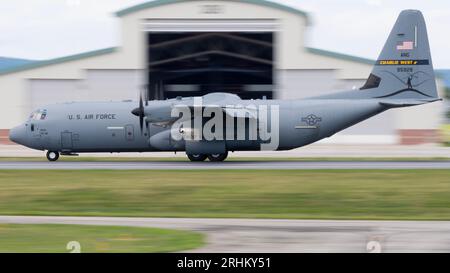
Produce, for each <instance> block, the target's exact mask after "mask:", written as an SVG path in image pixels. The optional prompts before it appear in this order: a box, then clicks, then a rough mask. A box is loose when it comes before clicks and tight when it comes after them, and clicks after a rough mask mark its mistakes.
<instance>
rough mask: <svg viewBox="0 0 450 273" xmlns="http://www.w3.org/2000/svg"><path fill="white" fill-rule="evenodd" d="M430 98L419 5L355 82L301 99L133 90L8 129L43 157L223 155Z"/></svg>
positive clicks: (432, 86) (41, 114)
mask: <svg viewBox="0 0 450 273" xmlns="http://www.w3.org/2000/svg"><path fill="white" fill-rule="evenodd" d="M437 100H440V99H439V97H438V94H437V90H436V83H435V76H434V71H433V66H432V62H431V56H430V49H429V44H428V38H427V31H426V26H425V21H424V18H423V16H422V14H421V12H420V11H416V10H405V11H402V12H401V13H400V16H399V18H398V19H397V21H396V23H395V25H394V28H393V30H392V31H391V33H390V35H389V37H388V40H387V42H386V44H385V46H384V48H383V50H382V52H381V54H380V56H379V58H378V60H377V61H376V62H375V64H374V68H373V70H372V73H371V74H370V75H369V77H368V79H367V81H366V83H365V84H364V85H363V86H362V87H361V88H360V89H357V90H350V91H346V92H339V93H335V94H331V95H326V96H320V97H313V98H309V99H302V100H266V99H257V100H241V99H240V98H239V97H238V96H237V95H233V94H227V93H210V94H208V95H205V96H203V97H187V98H181V97H179V98H176V99H169V100H159V101H148V100H145V102H144V101H143V99H142V95H141V99H140V100H139V104H138V105H139V106H138V107H137V108H135V107H136V106H135V102H130V101H128V102H99V103H97V102H91V103H75V102H74V103H62V104H56V105H50V106H47V107H43V108H42V109H39V110H36V111H35V112H33V113H32V114H31V116H30V118H29V119H28V120H27V121H26V122H25V123H23V124H22V125H20V126H18V127H15V128H13V129H12V130H11V131H10V139H11V140H12V141H13V142H16V143H18V144H22V145H24V146H27V147H30V148H33V149H37V150H43V151H44V150H46V151H47V158H48V160H50V161H56V160H57V159H58V158H59V155H60V154H62V155H76V154H78V153H88V152H151V151H173V152H177V151H185V152H186V154H187V156H188V157H189V159H190V160H192V161H204V160H205V159H206V158H208V159H209V160H210V161H223V160H225V159H226V157H227V155H228V152H229V151H242V150H247V151H249V150H288V149H293V148H297V147H301V146H304V145H307V144H310V143H313V142H316V141H318V140H320V139H323V138H327V137H330V136H332V135H333V134H335V133H336V132H339V131H341V130H343V129H345V128H348V127H350V126H352V125H354V124H356V123H359V122H361V121H363V120H365V119H368V118H370V117H372V116H374V115H377V114H379V113H381V112H384V111H386V110H388V109H391V108H398V107H406V106H414V105H420V104H425V103H430V102H434V101H437ZM135 128H136V129H137V128H140V132H135ZM136 131H137V130H136Z"/></svg>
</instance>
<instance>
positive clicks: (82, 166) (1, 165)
mask: <svg viewBox="0 0 450 273" xmlns="http://www.w3.org/2000/svg"><path fill="white" fill-rule="evenodd" d="M0 169H20V170H36V169H51V170H57V169H60V170H96V169H97V170H98V169H114V170H184V169H194V170H198V169H450V161H423V162H417V161H416V162H406V161H391V162H385V161H370V162H356V161H314V162H311V161H310V162H301V161H298V162H295V161H239V162H236V161H234V162H233V161H228V162H220V163H219V162H167V161H166V162H130V161H126V162H64V161H60V162H26V161H23V162H0Z"/></svg>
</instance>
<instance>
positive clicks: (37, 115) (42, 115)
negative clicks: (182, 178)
mask: <svg viewBox="0 0 450 273" xmlns="http://www.w3.org/2000/svg"><path fill="white" fill-rule="evenodd" d="M46 118H47V110H46V109H39V110H37V111H34V112H33V113H31V115H30V119H31V120H44V119H46Z"/></svg>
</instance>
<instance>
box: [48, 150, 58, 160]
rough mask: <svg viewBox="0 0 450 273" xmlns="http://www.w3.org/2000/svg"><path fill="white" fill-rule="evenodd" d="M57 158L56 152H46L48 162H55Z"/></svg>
mask: <svg viewBox="0 0 450 273" xmlns="http://www.w3.org/2000/svg"><path fill="white" fill-rule="evenodd" d="M58 158H59V153H58V152H53V151H48V152H47V159H48V161H52V162H53V161H56V160H58Z"/></svg>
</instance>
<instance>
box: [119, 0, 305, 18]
mask: <svg viewBox="0 0 450 273" xmlns="http://www.w3.org/2000/svg"><path fill="white" fill-rule="evenodd" d="M188 1H198V0H154V1H149V2H146V3H142V4H139V5H136V6H132V7H129V8H126V9H123V10H120V11H118V12H116V15H117V16H119V17H121V16H125V15H127V14H130V13H134V12H137V11H140V10H144V9H148V8H153V7H159V6H163V5H169V4H178V3H185V2H188ZM227 2H239V3H247V4H254V5H259V6H266V7H269V8H274V9H279V10H283V11H287V12H291V13H294V14H297V15H300V16H303V17H306V18H308V14H307V13H306V12H304V11H302V10H298V9H295V8H292V7H289V6H286V5H282V4H279V3H275V2H272V1H266V0H227Z"/></svg>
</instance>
